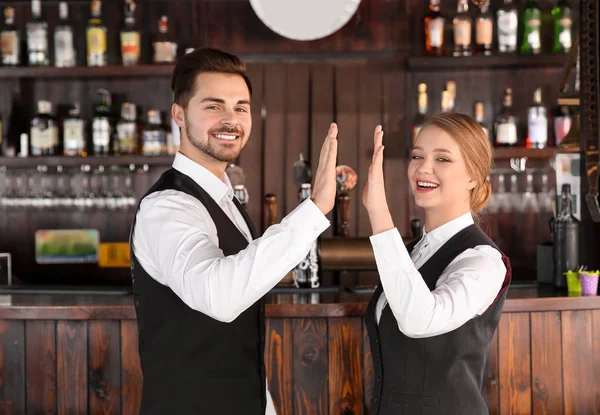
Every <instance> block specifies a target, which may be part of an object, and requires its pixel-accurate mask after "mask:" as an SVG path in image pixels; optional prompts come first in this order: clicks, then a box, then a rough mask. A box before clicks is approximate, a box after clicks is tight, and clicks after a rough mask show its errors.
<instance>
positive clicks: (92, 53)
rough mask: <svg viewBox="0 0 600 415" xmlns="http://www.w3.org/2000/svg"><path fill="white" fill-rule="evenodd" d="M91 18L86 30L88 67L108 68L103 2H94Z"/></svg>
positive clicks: (94, 0) (96, 0) (95, 0)
mask: <svg viewBox="0 0 600 415" xmlns="http://www.w3.org/2000/svg"><path fill="white" fill-rule="evenodd" d="M90 7H91V17H90V21H89V24H88V27H87V29H86V42H87V66H106V65H107V64H108V62H107V53H106V26H104V25H103V24H102V17H101V16H102V2H101V1H100V0H92V3H91V6H90Z"/></svg>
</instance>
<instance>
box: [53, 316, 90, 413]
mask: <svg viewBox="0 0 600 415" xmlns="http://www.w3.org/2000/svg"><path fill="white" fill-rule="evenodd" d="M87 326H88V323H87V322H86V321H69V320H62V321H58V322H57V323H56V355H57V358H56V389H57V392H58V393H57V409H58V412H59V413H72V412H75V413H85V412H86V411H87V410H88V371H87V368H88V359H87V357H88V347H87V344H88V342H87V340H88V332H87Z"/></svg>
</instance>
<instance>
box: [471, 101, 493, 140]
mask: <svg viewBox="0 0 600 415" xmlns="http://www.w3.org/2000/svg"><path fill="white" fill-rule="evenodd" d="M473 115H474V116H475V120H476V121H477V122H478V123H479V125H481V128H482V129H483V132H484V133H485V135H486V136H487V137H488V138H490V130H489V129H488V128H487V127H486V126H485V113H484V107H483V101H475V104H474V105H473Z"/></svg>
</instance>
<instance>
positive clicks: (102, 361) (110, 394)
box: [88, 321, 121, 414]
mask: <svg viewBox="0 0 600 415" xmlns="http://www.w3.org/2000/svg"><path fill="white" fill-rule="evenodd" d="M88 330H89V337H88V339H89V340H88V362H89V371H88V387H89V390H88V394H89V407H90V412H92V413H102V414H120V413H121V394H120V391H121V347H120V343H121V329H120V324H119V322H118V321H91V322H90V323H89V325H88Z"/></svg>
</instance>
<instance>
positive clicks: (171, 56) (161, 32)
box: [153, 16, 177, 63]
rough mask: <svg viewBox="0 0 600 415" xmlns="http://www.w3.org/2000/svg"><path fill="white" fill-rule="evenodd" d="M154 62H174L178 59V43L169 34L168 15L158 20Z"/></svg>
mask: <svg viewBox="0 0 600 415" xmlns="http://www.w3.org/2000/svg"><path fill="white" fill-rule="evenodd" d="M153 46H154V59H153V62H154V63H174V62H175V60H176V59H177V43H175V42H174V41H172V40H171V38H170V36H169V25H168V19H167V16H161V17H160V20H159V21H158V36H157V38H156V40H155V41H154V44H153Z"/></svg>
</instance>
